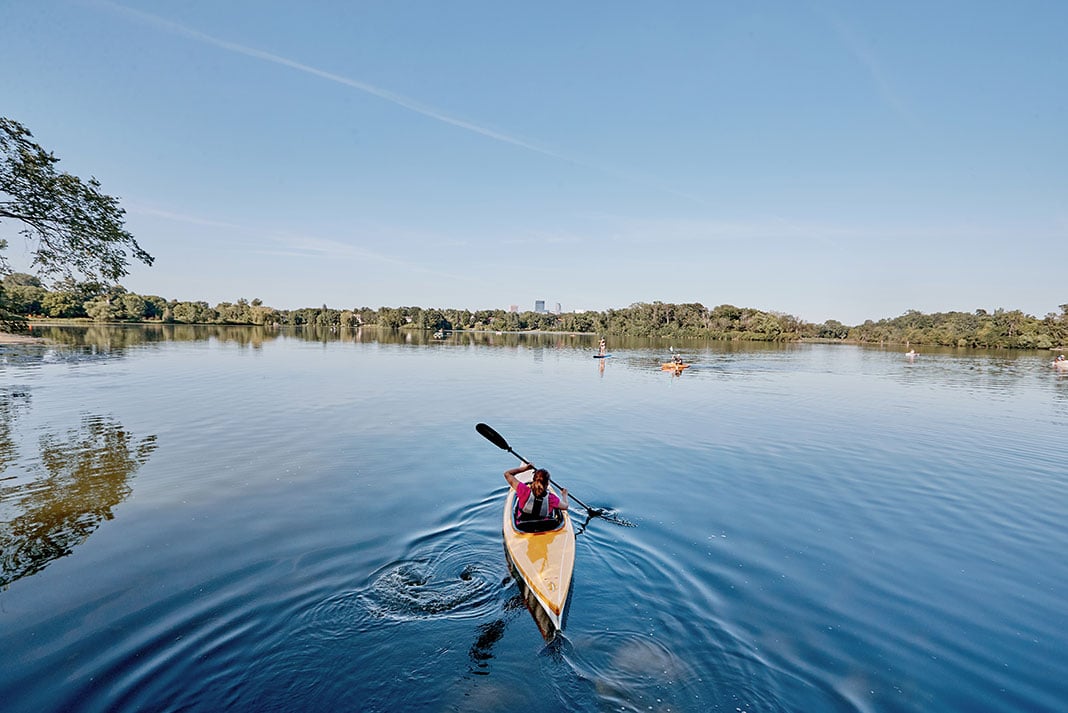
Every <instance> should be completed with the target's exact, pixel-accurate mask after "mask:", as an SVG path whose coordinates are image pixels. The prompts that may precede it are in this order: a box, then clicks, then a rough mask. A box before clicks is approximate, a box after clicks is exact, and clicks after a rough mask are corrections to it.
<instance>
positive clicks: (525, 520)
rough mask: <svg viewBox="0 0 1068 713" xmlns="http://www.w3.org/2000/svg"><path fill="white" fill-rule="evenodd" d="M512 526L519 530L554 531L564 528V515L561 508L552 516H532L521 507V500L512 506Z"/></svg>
mask: <svg viewBox="0 0 1068 713" xmlns="http://www.w3.org/2000/svg"><path fill="white" fill-rule="evenodd" d="M512 526H513V527H514V528H515V529H516V530H517V531H519V532H552V531H553V530H559V529H562V528H563V526H564V516H563V514H562V513H561V511H560V510H556V511H554V512H553V515H552V516H551V517H533V518H532V517H530V516H529V515H526V514H524V513H523V511H522V510H520V509H519V502H518V501H517V502H516V503H515V507H513V508H512Z"/></svg>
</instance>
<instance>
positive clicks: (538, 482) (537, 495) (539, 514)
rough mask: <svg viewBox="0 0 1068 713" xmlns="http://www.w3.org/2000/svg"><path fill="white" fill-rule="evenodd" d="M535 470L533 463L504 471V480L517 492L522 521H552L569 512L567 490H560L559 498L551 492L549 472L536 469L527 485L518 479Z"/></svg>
mask: <svg viewBox="0 0 1068 713" xmlns="http://www.w3.org/2000/svg"><path fill="white" fill-rule="evenodd" d="M531 468H534V464H533V463H524V464H523V465H521V466H519V467H518V468H512V469H511V470H506V471H504V479H505V480H507V481H508V485H510V486H512V489H513V490H515V497H516V501H517V506H518V510H519V518H520V519H521V520H550V519H553V518H556V517H557V512H558V511H560V510H567V508H568V502H567V488H560V495H559V497H558V496H557V495H556V494H555V493H550V492H549V471H547V470H545V469H544V468H534V477H533V478H532V479H531V481H530V485H527V484H526V483H524V482H523V481H521V480H519V479H518V478H516V476H517V475H519V474H520V473H524V472H526V471H528V470H530V469H531Z"/></svg>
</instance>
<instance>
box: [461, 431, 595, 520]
mask: <svg viewBox="0 0 1068 713" xmlns="http://www.w3.org/2000/svg"><path fill="white" fill-rule="evenodd" d="M475 430H476V431H478V432H479V433H480V434H481V435H482V437H483V438H485V439H486V440H487V441H489V442H490V443H492V444H493V445H495V446H497V447H498V448H500V449H501V450H502V451H508V452H509V453H511V454H512V455H514V456H515V457H516V458H518V459H519V460H521V461H523V462H524V463H526V464H527V465H534V464H533V463H531V462H530V461H528V460H527V459H526V458H524V457H523V456H521V455H519V454H518V453H516V452H515V451H513V450H512V447H511V446H510V445H508V441H506V440H504V436H502V435H501V434H499V433H497V432H496V431H494V430H493V429H492V428H490V427H489V426H488V425H486V424H484V423H479V424H476V425H475ZM549 482H550V483H551V482H554V481H553V479H552V477H551V476H550V477H549ZM557 485H560V484H559V483H557ZM561 487H563V486H561ZM567 495H568V497H570V498H571V499H572V500H574V501H575V502H576V503H578V504H579V505H581V506H582V507H584V508H586V512H591V513H597V512H600V508H591V507H590V506H589V505H587V504H586V503H584V502H582V501H581V500H579V499H578V498H576V497H575V496H574V495H572V494H571V493H570V492H568V494H567Z"/></svg>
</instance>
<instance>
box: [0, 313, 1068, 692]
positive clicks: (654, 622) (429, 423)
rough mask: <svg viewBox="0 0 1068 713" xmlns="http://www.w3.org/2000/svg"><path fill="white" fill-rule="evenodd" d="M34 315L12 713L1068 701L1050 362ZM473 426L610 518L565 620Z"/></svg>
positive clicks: (5, 367)
mask: <svg viewBox="0 0 1068 713" xmlns="http://www.w3.org/2000/svg"><path fill="white" fill-rule="evenodd" d="M46 334H47V335H48V336H51V337H52V338H53V339H55V340H56V341H57V342H58V343H57V344H53V345H52V346H48V347H10V346H8V347H0V470H2V472H0V546H2V552H0V556H2V562H0V564H2V570H0V651H3V654H4V655H3V665H2V666H0V708H2V709H3V710H4V711H5V712H7V713H14V712H22V711H27V712H29V711H32V712H34V713H41V712H48V711H57V712H58V711H64V712H70V711H87V712H88V711H221V710H236V711H504V710H511V711H559V710H574V711H680V712H681V711H709V710H721V711H728V712H739V711H745V712H752V713H759V712H763V711H1063V710H1064V706H1065V701H1068V637H1066V636H1065V632H1066V631H1068V603H1066V602H1068V558H1066V557H1065V552H1066V551H1068V534H1066V533H1068V528H1066V517H1068V468H1066V463H1065V461H1066V458H1065V456H1066V453H1068V449H1066V447H1065V437H1066V436H1068V373H1061V374H1059V373H1057V372H1055V371H1054V370H1053V369H1051V368H1049V360H1050V358H1051V355H1050V354H1049V353H1048V352H999V353H990V352H970V351H943V352H928V353H921V354H920V355H919V356H918V357H917V358H916V359H915V360H913V361H908V360H907V359H906V358H905V356H904V354H902V350H900V349H897V348H894V349H887V350H882V349H874V348H859V347H854V346H846V345H787V346H760V345H756V346H738V345H730V344H718V343H711V344H704V343H700V344H695V343H686V344H680V343H678V342H674V343H669V342H654V341H641V340H633V341H630V342H621V341H619V340H611V339H610V340H609V348H610V351H612V353H613V356H612V357H611V358H610V359H608V360H606V362H604V363H602V362H601V361H600V360H595V359H591V358H590V357H591V356H592V354H593V353H594V352H595V349H596V344H595V338H594V337H576V336H557V335H552V336H550V335H507V334H506V335H494V334H488V335H451V336H449V337H448V338H447V339H444V340H440V341H435V340H433V339H431V338H430V337H429V335H424V334H421V333H420V334H415V335H404V334H397V333H390V332H379V331H375V330H367V331H363V332H360V333H359V334H353V333H352V332H342V333H340V334H331V333H329V332H327V333H309V332H305V333H297V332H276V331H264V330H256V329H252V328H247V329H246V328H215V329H212V328H155V329H140V328H129V329H121V328H100V327H94V328H88V329H86V328H64V329H58V328H54V329H49V330H46ZM669 346H674V347H675V348H676V349H682V350H683V351H684V354H685V357H686V360H687V361H688V362H691V363H692V364H693V366H692V367H691V368H689V369H687V370H686V371H684V372H683V373H682V374H681V375H679V376H674V375H673V374H672V373H670V372H662V371H660V369H659V365H660V362H661V361H662V360H664V359H665V358H666V357H667V356H668V347H669ZM480 421H484V422H486V423H488V424H490V425H491V426H493V427H494V428H495V429H496V430H498V431H499V432H500V433H501V434H502V435H503V436H504V437H505V438H507V439H508V441H509V443H510V444H511V445H512V447H513V448H514V449H515V450H516V451H517V452H518V453H520V454H521V455H523V456H524V457H525V458H527V459H529V460H532V461H534V462H536V463H537V464H538V465H540V466H544V467H547V468H549V469H550V470H551V471H552V473H553V476H554V478H555V479H556V480H557V481H559V482H560V483H561V484H563V485H565V486H566V487H568V488H569V489H570V490H571V492H572V493H573V494H574V495H575V496H577V497H578V498H579V499H581V500H582V501H583V502H585V503H587V504H590V505H592V506H596V507H602V508H610V509H611V510H612V512H613V513H614V516H615V520H616V521H615V522H613V521H610V520H606V519H603V518H594V519H591V520H589V522H587V523H585V527H584V529H582V530H581V533H580V534H579V536H578V546H577V555H576V568H575V577H574V585H573V591H572V599H571V606H570V612H569V616H568V620H567V625H566V628H565V631H564V632H563V634H562V635H561V636H559V637H557V638H556V639H555V640H553V641H552V642H551V643H549V644H546V642H545V641H544V640H543V639H542V638H541V636H540V634H539V633H538V629H537V626H536V625H535V622H534V620H533V618H532V617H531V615H530V613H529V612H528V611H527V610H526V609H525V607H524V605H523V602H522V600H521V598H519V592H518V589H517V587H516V585H515V584H514V582H513V581H512V580H511V578H510V576H509V573H508V569H507V564H506V562H505V558H504V551H503V545H502V540H501V532H500V528H501V508H502V506H503V500H504V496H505V493H506V484H505V482H504V479H503V477H502V475H501V473H502V472H503V471H504V470H505V469H507V468H511V467H513V466H514V465H516V464H517V461H516V460H515V459H514V458H513V457H512V456H510V455H509V454H507V453H505V452H504V451H501V450H499V449H497V448H495V447H494V446H493V445H492V444H490V443H489V442H488V441H486V440H485V439H483V438H481V437H480V436H479V435H478V434H477V433H476V432H475V430H474V426H475V424H476V423H477V422H480ZM575 513H576V514H580V513H581V508H578V507H577V506H576V507H575ZM582 519H583V518H581V517H579V518H578V519H577V521H576V522H577V524H579V525H582ZM620 522H623V523H627V524H630V525H632V526H629V527H628V526H624V525H622V524H619V523H620Z"/></svg>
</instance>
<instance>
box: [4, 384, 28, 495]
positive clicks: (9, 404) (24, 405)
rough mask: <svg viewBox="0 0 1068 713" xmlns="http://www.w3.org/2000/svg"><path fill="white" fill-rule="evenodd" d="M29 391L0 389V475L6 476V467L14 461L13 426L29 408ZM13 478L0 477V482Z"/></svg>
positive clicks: (10, 387)
mask: <svg viewBox="0 0 1068 713" xmlns="http://www.w3.org/2000/svg"><path fill="white" fill-rule="evenodd" d="M29 405H30V390H29V388H28V387H22V386H8V387H4V388H2V389H0V473H4V474H6V472H7V467H8V465H10V464H11V463H13V462H14V461H15V457H16V453H17V450H18V448H17V446H16V443H15V438H14V434H13V431H14V428H13V427H14V424H15V420H16V419H17V418H18V417H19V415H20V414H21V413H22V412H24V411H25V410H26V409H28V408H29ZM14 477H15V476H12V475H0V481H4V480H13V479H14Z"/></svg>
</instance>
